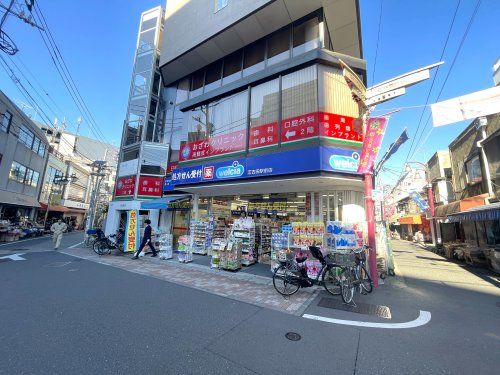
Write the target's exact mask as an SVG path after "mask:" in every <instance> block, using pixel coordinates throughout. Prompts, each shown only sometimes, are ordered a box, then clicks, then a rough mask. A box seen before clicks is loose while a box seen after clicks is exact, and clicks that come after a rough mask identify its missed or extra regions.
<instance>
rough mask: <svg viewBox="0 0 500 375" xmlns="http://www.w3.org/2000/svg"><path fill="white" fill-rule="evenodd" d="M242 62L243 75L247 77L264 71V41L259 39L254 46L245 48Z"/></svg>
mask: <svg viewBox="0 0 500 375" xmlns="http://www.w3.org/2000/svg"><path fill="white" fill-rule="evenodd" d="M244 56H245V57H244V61H243V75H244V76H248V75H250V74H253V73H255V72H258V71H259V70H262V69H264V58H265V56H266V40H265V39H261V40H259V41H257V42H256V43H254V44H251V45H249V46H247V47H245V54H244Z"/></svg>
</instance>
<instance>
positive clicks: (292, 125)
mask: <svg viewBox="0 0 500 375" xmlns="http://www.w3.org/2000/svg"><path fill="white" fill-rule="evenodd" d="M281 90H282V91H281V95H282V104H281V106H282V120H281V143H286V142H294V141H299V140H304V139H307V138H312V137H317V136H318V118H317V117H318V116H317V115H318V114H317V112H318V80H317V74H316V66H315V65H312V66H309V67H307V68H305V69H301V70H298V71H296V72H293V73H290V74H287V75H284V76H283V77H282V81H281Z"/></svg>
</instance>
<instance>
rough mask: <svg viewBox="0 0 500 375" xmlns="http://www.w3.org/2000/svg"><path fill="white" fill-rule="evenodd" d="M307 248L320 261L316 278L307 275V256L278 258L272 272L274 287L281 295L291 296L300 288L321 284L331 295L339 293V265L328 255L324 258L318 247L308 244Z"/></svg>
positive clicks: (340, 272)
mask: <svg viewBox="0 0 500 375" xmlns="http://www.w3.org/2000/svg"><path fill="white" fill-rule="evenodd" d="M309 250H310V251H311V255H312V256H313V257H314V258H316V259H317V260H319V261H320V263H321V270H320V271H319V272H318V274H317V275H316V278H314V279H313V278H310V277H309V276H308V275H307V268H306V267H305V264H304V263H305V261H306V260H307V256H303V257H299V258H295V259H291V260H289V259H284V260H279V262H280V265H279V267H278V268H276V270H275V271H274V274H273V286H274V289H276V291H277V292H278V293H279V294H281V295H283V296H291V295H293V294H295V293H297V291H298V290H299V289H300V288H309V287H312V286H313V285H322V286H323V287H324V288H325V290H326V291H327V292H328V293H330V294H332V295H339V294H341V284H340V279H339V275H341V274H342V269H339V268H340V267H339V266H338V265H337V264H335V263H334V262H331V261H330V259H329V258H328V257H327V258H326V259H325V257H324V256H323V254H322V253H321V250H320V249H319V247H317V246H309ZM320 277H321V280H320Z"/></svg>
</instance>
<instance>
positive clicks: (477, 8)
mask: <svg viewBox="0 0 500 375" xmlns="http://www.w3.org/2000/svg"><path fill="white" fill-rule="evenodd" d="M480 5H481V0H478V2H477V3H476V7H475V8H474V12H473V13H472V15H471V17H470V19H469V23H468V24H467V28H466V30H465V32H464V35H463V36H462V40H461V41H460V45H459V46H458V49H457V52H456V53H455V56H454V58H453V61H452V63H451V66H450V70H448V74H446V77H445V79H444V82H443V85H442V86H441V89H440V90H439V93H438V96H437V97H436V99H435V101H438V100H439V98H440V97H441V94H442V93H443V90H444V87H445V86H446V83H447V82H448V78H449V77H450V75H451V72H452V70H453V67H454V66H455V63H456V62H457V59H458V56H459V55H460V52H461V50H462V47H463V45H464V43H465V40H466V38H467V35H468V34H469V31H470V28H471V26H472V23H473V22H474V18H475V16H476V14H477V12H478V10H479V7H480ZM430 119H431V114H429V116H428V117H427V121H426V123H425V126H424V128H423V129H422V132H421V133H420V137H419V138H418V141H417V144H418V142H420V139H421V138H422V135H423V134H424V131H425V129H426V128H427V126H428V124H429V121H430ZM433 129H434V128H431V130H430V131H429V133H428V134H427V136H426V137H425V140H427V138H428V137H429V136H430V133H432V130H433ZM423 144H424V142H422V145H423ZM422 145H420V146H418V147H419V148H420V147H422ZM419 148H415V150H414V151H413V153H412V155H411V156H413V155H414V154H415V152H416V151H417V149H419Z"/></svg>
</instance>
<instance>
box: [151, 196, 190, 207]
mask: <svg viewBox="0 0 500 375" xmlns="http://www.w3.org/2000/svg"><path fill="white" fill-rule="evenodd" d="M189 197H191V196H190V195H187V194H183V195H168V196H166V197H163V198H159V199H153V200H150V201H145V202H141V209H142V210H161V209H166V208H168V204H169V203H171V202H176V201H180V200H183V199H187V198H189Z"/></svg>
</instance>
